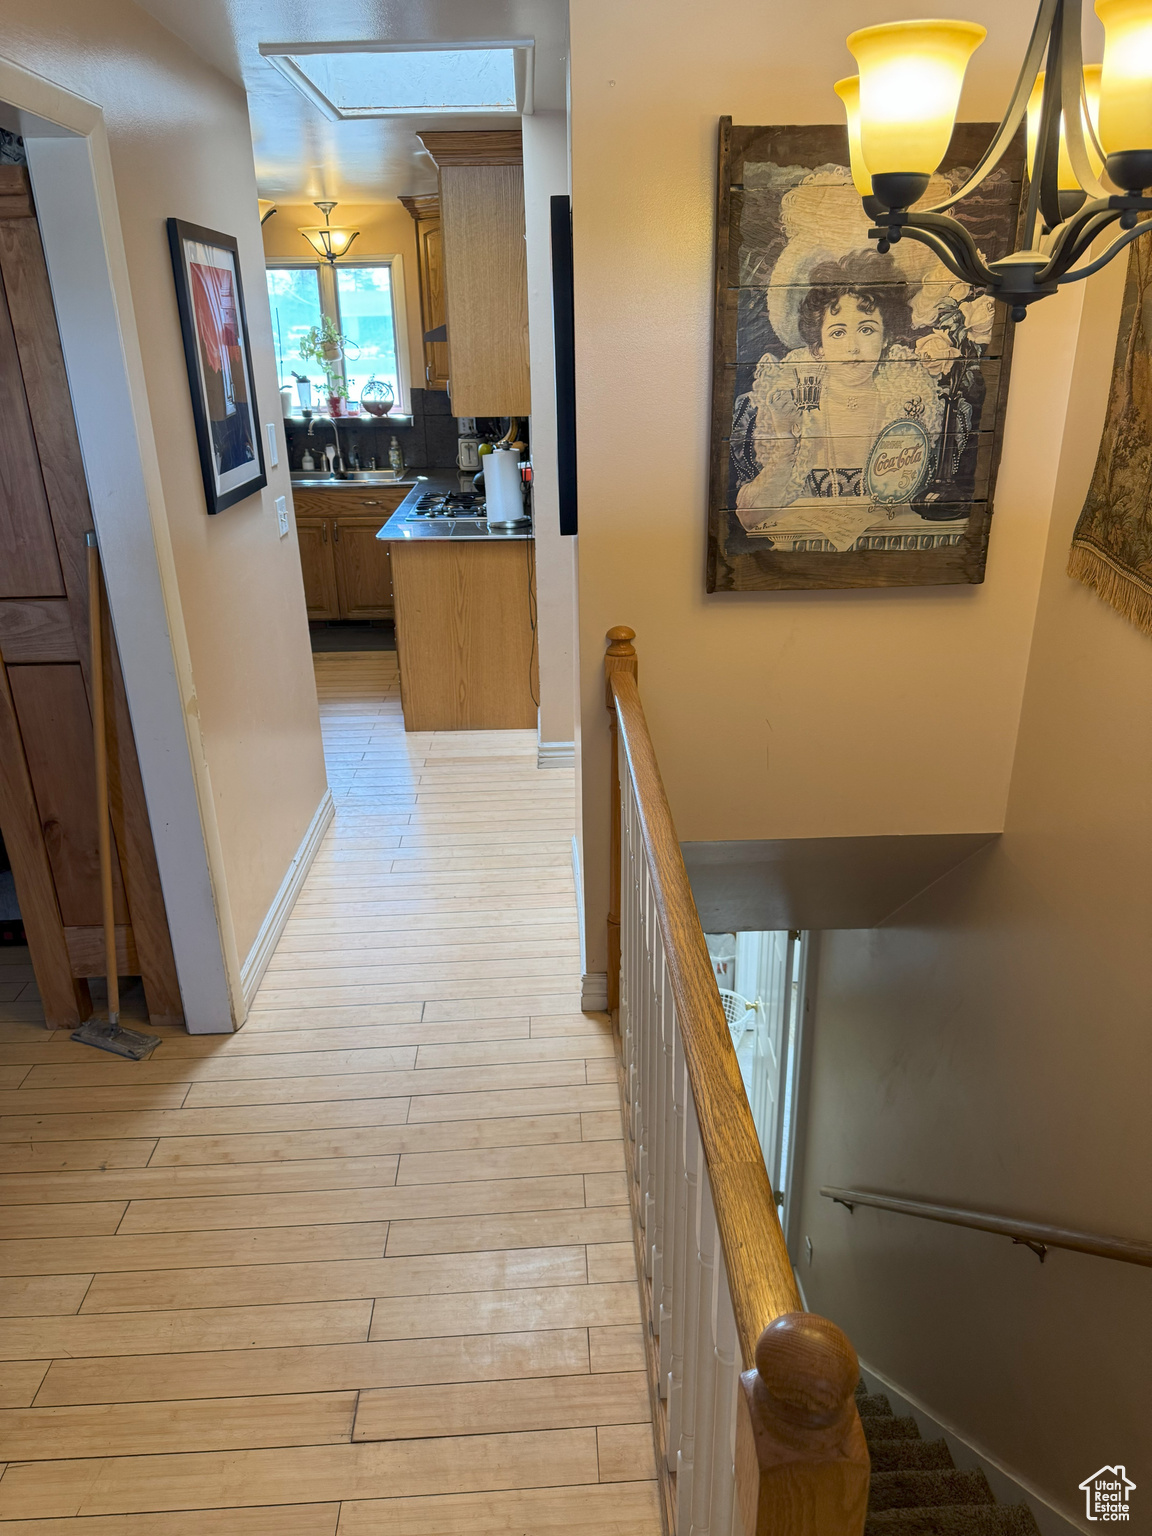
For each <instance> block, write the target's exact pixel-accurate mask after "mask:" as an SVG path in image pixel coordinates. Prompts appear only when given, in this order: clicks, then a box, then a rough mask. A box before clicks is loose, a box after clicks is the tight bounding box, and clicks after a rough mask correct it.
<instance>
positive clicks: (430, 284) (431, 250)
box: [400, 192, 448, 390]
mask: <svg viewBox="0 0 1152 1536" xmlns="http://www.w3.org/2000/svg"><path fill="white" fill-rule="evenodd" d="M400 201H401V202H402V203H403V204H404V206H405V208H407V210H408V212H409V213H410V214H411V215H412V218H413V220H414V221H415V224H416V256H417V268H418V271H419V275H420V326H421V330H422V331H423V333H424V335H425V337H427V333H428V332H429V331H435V330H437V329H438V328H439V327H440V326H442V325H444V324H445V323H446V321H447V319H448V311H447V309H446V308H445V304H444V241H443V236H442V233H441V229H440V194H439V193H438V192H430V193H426V194H424V195H423V196H420V197H402V198H401V199H400ZM424 387H425V389H441V390H443V389H447V388H448V343H447V342H446V341H428V340H427V339H425V342H424Z"/></svg>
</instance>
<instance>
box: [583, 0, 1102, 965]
mask: <svg viewBox="0 0 1152 1536" xmlns="http://www.w3.org/2000/svg"><path fill="white" fill-rule="evenodd" d="M916 10H917V6H916V4H914V3H910V4H909V5H907V6H905V5H898V4H892V3H888V4H883V3H877V4H872V5H868V6H862V5H861V4H859V3H857V0H852V3H849V0H829V3H826V4H823V5H820V6H795V5H786V4H784V3H783V0H771V3H767V4H766V3H764V0H733V3H731V4H730V5H728V6H727V7H726V8H725V10H724V12H723V13H722V14H720V13H716V14H712V13H707V12H705V11H704V10H702V8H701V7H700V6H699V4H697V3H693V0H666V3H664V4H662V5H661V6H660V8H659V20H658V24H654V23H655V13H654V12H653V9H652V8H651V7H649V6H621V5H617V4H613V3H611V0H572V4H571V42H572V64H571V68H572V178H573V216H574V228H575V261H576V327H577V371H578V379H577V392H578V400H579V410H580V464H579V473H580V538H579V562H580V593H581V603H580V655H581V662H580V668H581V672H580V675H581V705H580V709H581V739H582V761H581V773H582V793H583V815H584V849H583V856H584V866H585V871H586V915H587V939H588V960H587V968H588V969H589V970H591V971H602V970H603V969H604V965H605V939H604V917H605V909H606V891H607V844H608V833H607V797H608V762H607V741H608V734H607V723H606V714H605V709H604V695H603V684H602V680H601V664H602V663H601V658H602V656H603V650H604V632H605V630H606V629H608V627H609V626H610V625H613V624H630V625H631V626H632V627H633V628H634V629H635V630H636V631H637V636H638V638H637V648H638V651H639V656H640V684H641V692H642V694H643V698H644V704H645V709H646V711H647V715H648V720H649V723H650V725H651V728H652V733H653V736H654V739H655V743H656V749H657V752H658V754H659V758H660V765H661V769H662V771H663V775H664V779H665V783H666V785H667V789H668V794H669V798H670V800H671V804H672V810H673V814H674V815H675V817H676V821H677V826H678V829H679V832H680V836H681V837H682V838H683V839H686V840H693V841H696V840H701V841H706V840H713V839H725V838H777V837H806V836H853V835H866V834H882V833H915V832H980V831H993V830H997V829H999V828H1000V827H1001V826H1002V825H1003V818H1004V808H1005V802H1006V797H1007V792H1008V781H1009V773H1010V769H1011V763H1012V753H1013V747H1014V743H1015V737H1016V727H1017V720H1018V717H1019V710H1020V701H1021V696H1022V690H1023V682H1024V668H1025V662H1026V658H1027V653H1028V645H1029V641H1030V637H1031V631H1032V622H1033V616H1034V611H1035V600H1036V593H1037V589H1038V583H1039V577H1040V569H1041V562H1042V559H1043V552H1044V542H1045V538H1046V534H1047V526H1048V518H1049V515H1050V509H1051V501H1052V489H1053V475H1054V470H1055V465H1056V461H1057V458H1058V454H1059V445H1060V431H1061V424H1062V421H1063V413H1064V401H1065V397H1066V392H1067V388H1068V377H1069V368H1070V363H1071V349H1072V339H1073V338H1074V335H1075V325H1076V317H1077V314H1078V306H1079V296H1078V295H1065V296H1061V298H1059V299H1057V300H1050V301H1048V302H1047V303H1046V304H1045V305H1043V306H1042V307H1041V308H1040V309H1039V310H1038V311H1037V312H1035V313H1034V314H1033V315H1031V316H1030V317H1029V319H1028V321H1027V323H1026V324H1025V325H1023V326H1021V327H1020V328H1019V330H1018V333H1017V345H1016V355H1015V358H1014V362H1013V372H1014V380H1013V389H1012V398H1011V401H1010V404H1009V408H1008V418H1007V425H1006V430H1005V436H1004V452H1003V460H1002V464H1001V469H1000V478H999V484H998V487H997V494H996V515H995V518H994V520H993V525H992V534H991V548H990V552H989V558H988V567H987V579H986V581H985V582H984V584H983V585H982V586H977V587H955V588H930V589H929V588H922V589H904V590H900V591H893V590H887V591H850V592H776V593H735V594H716V595H714V596H707V595H706V594H705V591H704V557H705V528H706V508H707V459H708V425H709V406H710V380H711V366H712V302H713V293H712V285H713V262H714V226H715V199H716V188H715V175H716V139H717V119H718V118H719V117H720V116H721V115H722V114H730V115H731V116H732V117H733V118H734V119H735V121H736V122H737V123H741V124H769V123H773V122H776V123H805V122H812V123H822V122H824V123H835V122H837V121H839V120H840V118H839V104H838V103H837V102H836V100H835V98H834V97H833V95H832V91H831V86H832V83H833V81H835V80H836V79H837V78H839V76H840V75H843V74H847V73H850V71H851V57H850V55H849V54H848V53H847V51H846V49H845V47H844V41H843V40H844V37H845V35H846V34H847V33H848V32H849V31H850V30H851V29H852V27H853V26H857V25H861V24H862V23H863V22H865V21H868V20H885V19H889V18H891V17H896V16H901V15H914V14H916ZM1026 10H1027V11H1028V14H1027V15H1026V14H1025V11H1026ZM966 14H970V15H971V16H972V18H973V19H975V20H980V21H983V22H984V23H986V24H987V25H988V26H989V28H990V37H989V40H988V42H987V43H986V44H985V45H984V48H983V50H982V52H981V55H980V56H979V57H978V60H977V63H976V64H975V65H974V66H973V71H972V79H973V88H972V90H971V91H970V92H969V93H968V96H967V98H966V101H965V104H964V110H963V113H962V115H963V116H964V117H966V118H969V119H973V120H980V119H985V120H986V119H988V118H992V117H998V116H999V113H1000V108H1001V105H1002V102H1003V99H1004V96H1005V94H1006V93H1007V91H1008V89H1009V88H1010V86H1011V84H1012V82H1013V80H1014V78H1015V72H1016V69H1017V68H1018V65H1019V57H1020V52H1021V50H1022V48H1023V46H1024V43H1025V41H1026V37H1027V32H1028V30H1029V27H1030V25H1031V11H1030V8H1027V7H1017V8H1014V9H1013V10H1012V12H1011V13H1010V14H1008V15H1007V16H1006V15H1005V14H1004V7H1002V6H997V5H995V4H993V3H992V0H981V3H978V4H969V5H967V6H966Z"/></svg>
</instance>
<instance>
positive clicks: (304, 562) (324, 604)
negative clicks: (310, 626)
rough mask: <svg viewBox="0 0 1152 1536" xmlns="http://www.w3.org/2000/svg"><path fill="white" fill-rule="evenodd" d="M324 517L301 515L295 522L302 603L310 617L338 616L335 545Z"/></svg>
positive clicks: (333, 617)
mask: <svg viewBox="0 0 1152 1536" xmlns="http://www.w3.org/2000/svg"><path fill="white" fill-rule="evenodd" d="M331 526H332V525H331V524H330V523H329V521H328V519H327V518H301V519H299V520H298V521H297V523H296V540H297V543H298V544H299V545H300V569H301V572H302V573H303V576H304V606H305V607H306V608H307V610H308V617H309V618H310V619H338V618H339V617H340V602H339V598H338V597H337V594H336V567H335V562H334V559H333V550H334V545H333V542H332V536H331V533H330V532H329V529H330V528H331Z"/></svg>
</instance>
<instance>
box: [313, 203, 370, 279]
mask: <svg viewBox="0 0 1152 1536" xmlns="http://www.w3.org/2000/svg"><path fill="white" fill-rule="evenodd" d="M316 207H317V208H319V210H320V212H321V213H322V214H323V215H324V223H323V224H322V225H319V226H317V227H316V228H315V229H301V231H300V233H301V234H302V235H303V236H304V238H305V240H307V242H308V244H309V245H310V246H311V247H312V249H313V250H314V251H315V252H316V254H317V256H322V257H323V258H324V260H325V261H330V262H331V263H332V265H333V266H335V265H336V263H337V261H339V259H340V257H341V256H347V254H348V247H349V246H350V245H351V244H352V242H353V240H355V238H356V236H357V235H358V234H359V233H360V231H359V230H358V229H348V228H347V227H344V226H340V225H335V226H334V225H333V224H332V223H331V220H330V217H329V216H330V214H331V212H332V210H333V208H335V207H336V204H335V203H334V202H324V203H317V204H316Z"/></svg>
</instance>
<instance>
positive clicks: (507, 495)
mask: <svg viewBox="0 0 1152 1536" xmlns="http://www.w3.org/2000/svg"><path fill="white" fill-rule="evenodd" d="M484 502H485V505H486V507H487V509H488V523H489V526H490V527H491V526H492V525H493V524H500V523H518V522H521V521H522V520H523V518H524V493H523V491H522V490H521V488H520V456H519V454H518V453H517V452H516V451H515V449H513V448H497V449H494V450H493V451H492V452H491V453H489V454H486V455H485V456H484Z"/></svg>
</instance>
